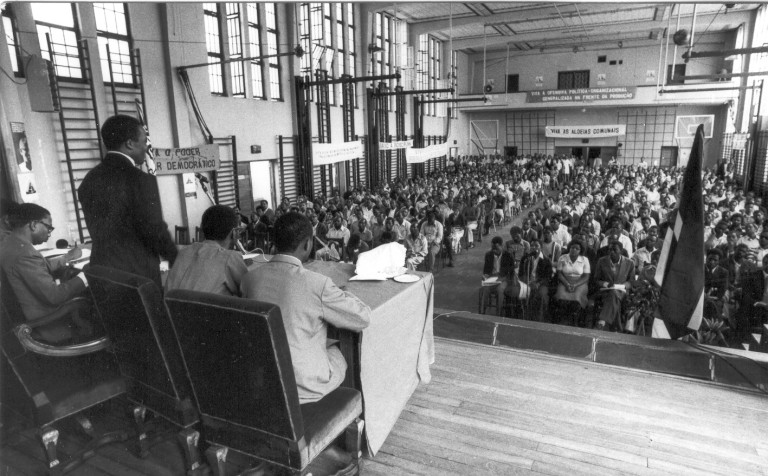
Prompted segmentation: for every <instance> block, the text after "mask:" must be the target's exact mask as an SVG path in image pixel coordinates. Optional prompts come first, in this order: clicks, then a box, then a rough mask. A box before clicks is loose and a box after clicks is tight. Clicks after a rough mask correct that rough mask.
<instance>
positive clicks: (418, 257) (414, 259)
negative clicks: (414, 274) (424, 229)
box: [405, 223, 429, 271]
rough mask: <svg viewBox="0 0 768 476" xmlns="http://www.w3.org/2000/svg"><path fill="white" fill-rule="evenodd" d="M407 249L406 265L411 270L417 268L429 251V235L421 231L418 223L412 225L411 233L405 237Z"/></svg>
mask: <svg viewBox="0 0 768 476" xmlns="http://www.w3.org/2000/svg"><path fill="white" fill-rule="evenodd" d="M405 249H406V253H405V266H406V267H407V268H408V269H410V270H411V271H413V270H415V269H416V267H417V266H418V265H420V264H421V263H422V262H423V261H424V257H425V256H427V253H429V244H428V243H427V237H426V236H424V235H422V234H421V233H419V226H418V225H417V224H416V223H414V224H413V225H411V234H410V235H408V237H407V238H406V239H405Z"/></svg>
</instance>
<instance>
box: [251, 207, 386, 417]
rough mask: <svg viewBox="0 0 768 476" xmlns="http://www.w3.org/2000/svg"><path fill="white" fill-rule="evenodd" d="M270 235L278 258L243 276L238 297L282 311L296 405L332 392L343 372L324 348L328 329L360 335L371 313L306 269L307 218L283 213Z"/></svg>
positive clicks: (334, 352) (331, 350)
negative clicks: (293, 378)
mask: <svg viewBox="0 0 768 476" xmlns="http://www.w3.org/2000/svg"><path fill="white" fill-rule="evenodd" d="M274 233H275V246H276V247H277V254H276V255H275V256H274V257H273V258H272V260H271V261H270V262H269V263H266V264H264V265H262V266H259V267H258V268H256V269H254V270H252V271H250V272H248V273H247V274H246V275H245V277H244V278H243V282H242V285H241V288H242V294H243V297H244V298H248V299H254V300H257V301H264V302H268V303H272V304H275V305H276V306H278V307H280V312H281V313H282V316H283V325H284V326H285V333H286V336H287V338H288V345H289V346H290V350H291V360H292V361H293V372H294V374H295V376H296V386H297V387H298V390H299V403H310V402H316V401H318V400H320V399H321V398H323V397H324V396H325V395H327V394H328V393H330V392H332V391H333V390H335V389H336V388H337V387H338V386H339V385H340V384H341V382H342V381H343V380H344V375H345V373H346V371H347V363H346V361H345V360H344V356H342V354H341V351H340V350H339V349H338V348H337V347H334V346H328V345H327V343H326V340H327V332H328V324H331V325H333V326H336V327H338V328H341V329H350V330H353V331H361V330H363V329H365V328H366V327H368V324H370V321H371V309H370V308H369V307H368V306H367V305H366V304H365V303H363V302H362V301H361V300H360V299H358V298H357V297H355V296H354V295H352V294H349V293H347V292H345V291H342V290H341V289H339V288H338V287H337V286H336V285H335V284H334V283H333V281H332V280H331V278H328V277H326V276H323V275H322V274H319V273H316V272H314V271H310V270H308V269H306V268H304V265H303V263H305V262H306V261H307V260H308V259H309V256H310V253H311V251H312V224H311V223H310V222H309V219H308V218H307V217H305V216H304V215H302V214H300V213H294V212H290V213H286V214H285V215H282V216H280V217H279V218H278V219H277V221H276V222H275V228H274Z"/></svg>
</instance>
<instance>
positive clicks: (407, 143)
mask: <svg viewBox="0 0 768 476" xmlns="http://www.w3.org/2000/svg"><path fill="white" fill-rule="evenodd" d="M408 147H413V139H409V140H396V141H392V142H379V150H397V149H407V148H408Z"/></svg>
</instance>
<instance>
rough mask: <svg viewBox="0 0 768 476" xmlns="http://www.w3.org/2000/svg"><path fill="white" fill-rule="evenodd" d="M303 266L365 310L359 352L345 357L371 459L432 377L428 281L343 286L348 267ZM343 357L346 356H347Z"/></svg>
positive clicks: (428, 278) (319, 263)
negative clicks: (421, 384)
mask: <svg viewBox="0 0 768 476" xmlns="http://www.w3.org/2000/svg"><path fill="white" fill-rule="evenodd" d="M267 258H268V257H267ZM263 263H264V261H263V260H262V258H261V257H259V258H257V259H255V260H254V263H253V264H251V265H250V266H249V269H250V270H257V269H258V267H259V266H260V265H261V264H263ZM305 267H306V268H307V269H309V270H312V271H315V272H318V273H320V274H322V275H325V276H328V277H329V278H331V279H332V280H333V282H334V283H335V284H336V285H337V286H340V287H341V286H344V287H345V288H346V290H347V291H348V292H350V293H352V294H354V295H355V296H357V297H358V298H360V300H362V301H363V302H364V303H366V304H368V306H370V308H371V311H372V313H371V325H370V326H369V327H368V328H366V329H365V330H363V332H362V333H361V334H360V336H359V341H358V342H359V346H358V349H356V350H358V351H359V352H354V353H353V354H351V355H356V357H354V360H353V359H350V358H349V357H347V362H348V363H349V364H350V368H356V369H355V370H353V372H359V374H357V375H359V388H358V389H359V390H360V391H361V392H362V394H363V412H364V419H365V435H366V442H367V449H368V454H369V455H371V456H373V455H375V454H376V452H377V451H378V450H379V448H381V445H382V444H383V443H384V440H385V439H386V438H387V435H389V432H390V431H391V430H392V427H393V426H394V424H395V422H396V421H397V419H398V417H399V416H400V412H401V411H402V410H403V408H405V404H406V403H407V402H408V399H409V398H410V397H411V394H412V393H413V391H414V390H415V389H416V387H417V386H418V384H419V382H420V381H421V382H425V383H428V382H429V381H430V379H431V377H432V376H431V373H430V370H429V366H430V365H431V364H432V363H433V362H434V360H435V349H434V338H433V332H432V307H433V286H434V277H433V276H432V274H430V273H421V272H410V273H411V274H417V275H419V276H421V279H420V280H419V281H417V282H415V283H408V284H404V283H398V282H395V281H393V280H391V279H388V280H386V281H349V278H351V277H352V276H354V266H353V265H351V264H346V263H335V262H326V261H313V262H310V263H306V264H305ZM342 352H344V349H342ZM344 353H345V354H346V355H347V356H349V355H350V353H349V352H348V351H347V352H344ZM358 359H359V360H358ZM357 375H356V376H357ZM355 380H357V379H355Z"/></svg>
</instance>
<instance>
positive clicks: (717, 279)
mask: <svg viewBox="0 0 768 476" xmlns="http://www.w3.org/2000/svg"><path fill="white" fill-rule="evenodd" d="M712 288H715V289H716V291H715V292H714V293H712V297H715V298H717V299H722V298H723V295H724V294H725V291H727V290H728V270H727V269H725V268H723V267H722V266H719V265H718V266H716V267H715V269H713V270H711V271H710V270H709V268H707V267H706V266H705V267H704V292H706V293H709V291H710V289H712ZM760 291H761V292H760V297H761V298H762V289H761V290H760Z"/></svg>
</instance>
